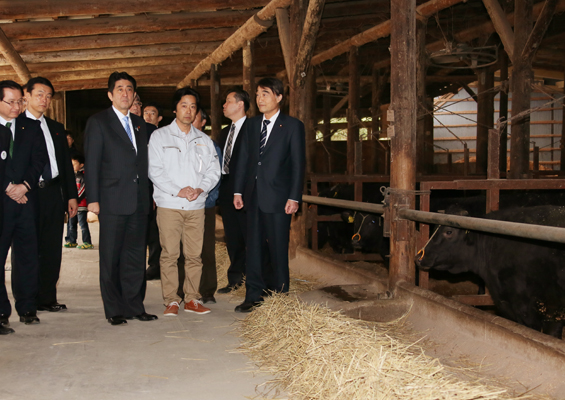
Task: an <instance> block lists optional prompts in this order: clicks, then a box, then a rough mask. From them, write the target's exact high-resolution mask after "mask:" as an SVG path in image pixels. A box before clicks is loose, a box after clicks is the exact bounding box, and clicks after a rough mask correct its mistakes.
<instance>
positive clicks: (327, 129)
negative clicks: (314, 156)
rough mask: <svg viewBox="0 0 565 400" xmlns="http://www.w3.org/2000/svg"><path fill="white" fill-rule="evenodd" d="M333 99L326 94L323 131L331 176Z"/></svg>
mask: <svg viewBox="0 0 565 400" xmlns="http://www.w3.org/2000/svg"><path fill="white" fill-rule="evenodd" d="M331 101H332V99H331V97H330V96H329V95H328V94H324V110H323V113H324V131H323V135H324V140H323V144H324V148H325V153H326V156H327V160H328V171H327V172H328V173H329V174H331V173H332V172H333V168H332V153H331V151H332V133H331V132H332V131H331V126H330V124H331V115H330V112H331V109H332V103H331Z"/></svg>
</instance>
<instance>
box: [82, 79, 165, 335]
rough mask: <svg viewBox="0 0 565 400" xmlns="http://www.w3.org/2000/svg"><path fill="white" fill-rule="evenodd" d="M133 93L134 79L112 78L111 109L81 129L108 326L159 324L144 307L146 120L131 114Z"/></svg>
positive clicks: (97, 115) (109, 88) (146, 193)
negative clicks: (134, 321)
mask: <svg viewBox="0 0 565 400" xmlns="http://www.w3.org/2000/svg"><path fill="white" fill-rule="evenodd" d="M135 91H136V82H135V79H134V78H133V77H131V76H130V75H129V74H127V73H126V72H114V73H112V74H111V75H110V78H109V79H108V98H109V99H110V101H111V102H112V107H110V108H108V109H106V110H104V111H102V112H99V113H98V114H95V115H93V116H91V117H90V118H89V119H88V122H87V123H86V129H85V143H84V148H85V156H86V157H85V158H86V164H85V168H84V171H85V184H86V187H87V188H88V211H91V212H93V213H95V214H97V215H98V218H99V221H100V290H101V293H102V301H103V303H104V313H105V315H106V318H107V319H108V322H109V323H110V324H112V325H122V324H126V323H127V321H126V320H127V319H137V320H140V321H152V320H155V319H157V316H155V315H151V314H147V313H146V312H145V307H144V306H143V290H142V286H143V284H144V277H145V231H146V229H147V213H148V212H149V206H150V205H149V181H148V177H147V168H148V165H147V131H146V129H145V121H143V119H142V118H141V117H138V116H137V115H134V114H131V113H130V112H129V109H130V107H131V105H132V103H133V99H134V97H135Z"/></svg>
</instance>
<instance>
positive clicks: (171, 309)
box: [164, 301, 179, 317]
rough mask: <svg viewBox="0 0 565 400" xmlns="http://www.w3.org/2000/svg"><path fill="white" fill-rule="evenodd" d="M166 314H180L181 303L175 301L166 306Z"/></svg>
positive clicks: (169, 315) (168, 315) (172, 315)
mask: <svg viewBox="0 0 565 400" xmlns="http://www.w3.org/2000/svg"><path fill="white" fill-rule="evenodd" d="M164 314H165V316H167V317H176V316H177V315H178V314H179V303H177V302H176V301H173V302H172V303H170V304H169V305H168V306H167V308H165V313H164Z"/></svg>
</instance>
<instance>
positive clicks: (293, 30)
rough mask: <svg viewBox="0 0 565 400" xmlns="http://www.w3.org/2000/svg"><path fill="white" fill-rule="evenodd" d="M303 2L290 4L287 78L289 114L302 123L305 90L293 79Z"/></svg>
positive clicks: (304, 14) (303, 7)
mask: <svg viewBox="0 0 565 400" xmlns="http://www.w3.org/2000/svg"><path fill="white" fill-rule="evenodd" d="M305 1H306V0H293V1H292V3H291V4H290V50H291V51H290V53H291V54H290V65H291V66H292V75H290V76H289V86H290V91H289V97H290V103H289V114H290V115H291V116H293V117H295V118H298V119H299V120H301V121H304V113H305V112H306V89H305V87H304V86H299V85H297V84H296V81H295V79H294V77H295V76H296V73H295V69H296V68H295V67H296V57H297V53H298V49H299V46H300V38H301V37H302V27H303V26H304V18H305V17H306V7H305V5H304V3H305Z"/></svg>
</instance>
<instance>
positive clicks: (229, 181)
mask: <svg viewBox="0 0 565 400" xmlns="http://www.w3.org/2000/svg"><path fill="white" fill-rule="evenodd" d="M247 110H249V94H248V93H247V92H246V91H244V90H240V89H233V90H230V91H229V92H228V94H227V97H226V102H225V104H224V115H225V116H226V117H227V118H229V119H230V120H231V121H232V123H231V125H229V126H227V127H225V128H224V129H222V132H221V134H220V136H219V138H218V145H219V146H220V148H222V150H223V162H222V181H221V185H220V196H219V197H218V203H219V205H220V212H221V214H222V222H223V223H224V234H225V237H226V247H227V249H228V255H229V257H230V266H229V268H228V285H227V286H225V287H223V288H220V289H218V293H229V292H231V291H232V290H234V289H235V288H237V287H238V286H239V285H241V284H242V283H243V277H244V275H245V265H246V262H245V237H246V235H247V229H246V226H247V222H246V217H245V213H244V211H243V210H236V209H235V207H234V205H233V193H234V192H233V185H234V180H235V179H234V177H235V176H236V174H237V172H236V171H237V161H238V157H239V149H240V147H241V142H242V139H241V135H240V133H241V132H243V131H244V127H245V125H246V121H247V117H246V115H245V113H246V112H247Z"/></svg>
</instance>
